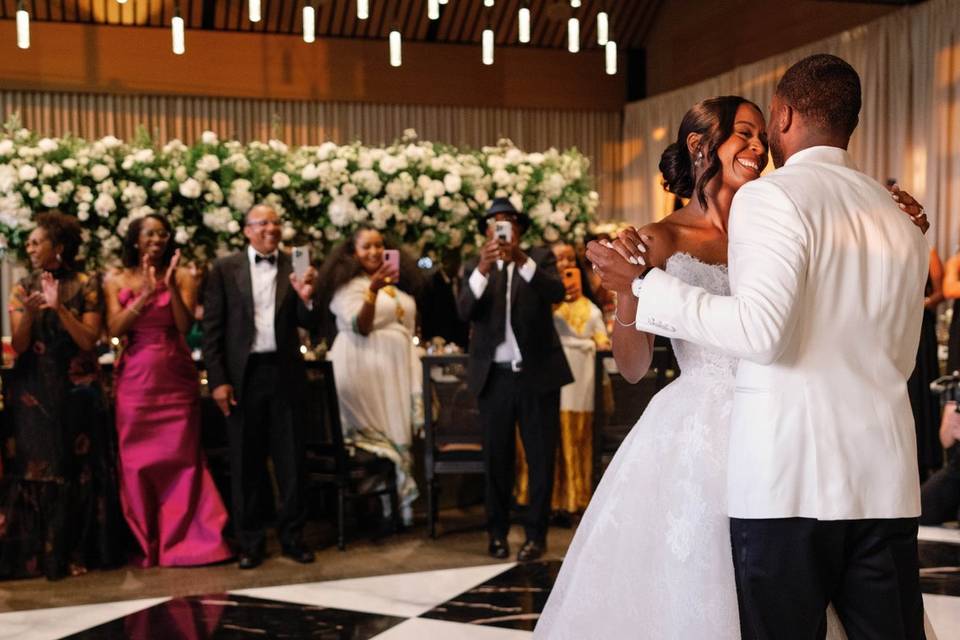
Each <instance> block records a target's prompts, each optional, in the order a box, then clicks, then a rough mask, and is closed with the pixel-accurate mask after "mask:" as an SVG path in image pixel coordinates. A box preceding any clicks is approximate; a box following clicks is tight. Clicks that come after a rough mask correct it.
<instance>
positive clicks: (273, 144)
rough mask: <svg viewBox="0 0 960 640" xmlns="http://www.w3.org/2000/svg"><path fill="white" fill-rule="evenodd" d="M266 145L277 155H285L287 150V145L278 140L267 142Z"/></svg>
mask: <svg viewBox="0 0 960 640" xmlns="http://www.w3.org/2000/svg"><path fill="white" fill-rule="evenodd" d="M267 144H268V145H269V146H270V148H271V149H273V150H274V151H276V152H277V153H286V152H287V150H288V147H287V145H286V144H284V143H283V142H281V141H279V140H268V141H267Z"/></svg>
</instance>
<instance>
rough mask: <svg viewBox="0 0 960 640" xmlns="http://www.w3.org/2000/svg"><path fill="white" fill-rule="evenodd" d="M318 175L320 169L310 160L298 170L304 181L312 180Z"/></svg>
mask: <svg viewBox="0 0 960 640" xmlns="http://www.w3.org/2000/svg"><path fill="white" fill-rule="evenodd" d="M319 177H320V171H319V169H317V165H315V164H313V163H312V162H310V163H308V164H307V165H306V166H304V167H303V169H301V170H300V178H301V179H302V180H304V181H305V182H312V181H313V180H316V179H317V178H319Z"/></svg>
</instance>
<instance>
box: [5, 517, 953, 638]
mask: <svg viewBox="0 0 960 640" xmlns="http://www.w3.org/2000/svg"><path fill="white" fill-rule="evenodd" d="M920 538H921V544H920V564H921V567H922V569H921V583H922V586H923V591H924V602H925V605H926V609H927V614H928V615H929V617H930V620H931V622H932V624H933V627H934V629H935V630H936V632H937V635H938V636H939V638H940V640H947V639H949V638H960V530H957V529H940V528H929V527H922V528H921V534H920ZM559 568H560V563H559V562H556V561H548V562H535V563H529V564H515V563H506V564H498V565H486V566H479V567H467V568H463V569H447V570H442V571H427V572H421V573H405V574H394V575H385V576H377V577H372V578H357V579H351V580H337V581H331V582H315V583H310V584H295V585H286V586H278V587H266V588H258V589H244V590H240V591H233V592H230V593H220V594H212V595H206V596H194V597H188V598H175V599H169V598H155V599H149V600H132V601H125V602H113V603H107V604H94V605H84V606H77V607H64V608H58V609H40V610H32V611H16V612H11V613H4V614H0V639H7V638H11V639H12V638H17V639H18V640H48V639H50V640H52V639H54V638H71V639H77V640H93V639H97V640H99V639H106V640H126V639H137V640H140V639H144V640H145V639H149V638H158V639H163V640H167V639H180V638H183V639H186V640H204V639H208V638H210V639H212V638H216V639H217V640H228V639H234V638H237V639H239V638H256V637H259V638H291V639H292V638H323V639H327V638H330V639H338V640H341V639H342V640H366V639H368V638H370V639H372V638H377V640H432V639H448V638H449V639H451V640H508V639H510V638H528V637H529V636H530V631H531V630H532V629H533V627H534V625H535V624H536V621H537V617H538V615H539V613H540V611H541V610H542V608H543V605H544V602H546V599H547V596H548V595H549V593H550V588H551V586H552V585H553V581H554V579H555V578H556V575H557V571H558V570H559Z"/></svg>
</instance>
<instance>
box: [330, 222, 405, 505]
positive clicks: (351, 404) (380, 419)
mask: <svg viewBox="0 0 960 640" xmlns="http://www.w3.org/2000/svg"><path fill="white" fill-rule="evenodd" d="M394 251H397V250H394ZM384 254H385V243H384V238H383V236H382V235H381V233H380V232H379V231H377V230H376V229H374V228H369V227H361V228H359V229H357V231H355V232H354V234H353V236H352V237H351V238H350V239H349V240H347V241H346V242H344V243H343V244H341V245H340V246H339V247H337V248H336V249H334V251H333V253H332V254H331V255H330V257H329V258H328V259H327V261H326V263H325V264H324V266H323V269H322V271H321V274H320V283H321V284H320V286H321V289H322V290H323V291H327V292H333V299H332V301H331V302H330V311H332V312H333V314H334V316H336V321H337V331H338V333H337V337H336V340H334V343H333V348H332V349H331V350H330V354H329V358H330V360H331V361H332V362H333V368H334V374H335V376H336V380H337V394H338V396H339V400H340V413H341V418H342V421H343V429H344V435H345V437H346V438H347V439H348V440H349V441H351V442H352V443H353V444H354V445H356V446H357V447H358V448H360V449H363V450H365V451H368V452H370V453H373V454H375V455H377V456H381V457H385V458H388V459H390V460H391V461H393V463H394V464H395V465H396V467H397V474H398V476H397V477H398V487H399V492H400V504H401V516H402V518H403V520H404V522H405V524H410V523H411V522H412V517H413V512H412V510H411V504H412V502H413V500H414V499H415V498H416V497H417V487H416V484H415V483H414V480H413V471H412V464H413V460H412V458H411V455H410V444H411V441H412V439H413V427H414V410H415V408H416V406H417V402H416V396H418V395H419V393H420V390H421V385H420V370H419V366H420V362H419V359H418V358H417V356H416V353H415V352H414V346H413V333H414V328H415V326H416V315H417V307H416V303H415V302H414V298H413V295H411V294H413V293H415V291H416V289H417V287H418V285H419V274H418V273H417V269H416V265H415V264H414V263H413V261H412V260H411V259H409V258H407V256H406V254H405V253H403V252H398V253H397V254H396V255H397V257H398V258H399V260H396V261H393V260H385V259H384Z"/></svg>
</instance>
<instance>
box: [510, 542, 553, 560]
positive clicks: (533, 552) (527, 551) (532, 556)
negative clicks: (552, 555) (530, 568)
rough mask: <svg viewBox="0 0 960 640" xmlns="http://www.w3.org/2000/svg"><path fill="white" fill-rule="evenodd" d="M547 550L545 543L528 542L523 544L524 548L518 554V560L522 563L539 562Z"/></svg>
mask: <svg viewBox="0 0 960 640" xmlns="http://www.w3.org/2000/svg"><path fill="white" fill-rule="evenodd" d="M546 550H547V545H546V544H544V543H543V542H537V541H536V540H527V541H526V542H524V543H523V546H522V547H520V551H519V552H518V553H517V560H519V561H520V562H529V561H531V560H537V559H539V558H540V556H542V555H543V552H544V551H546Z"/></svg>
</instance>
